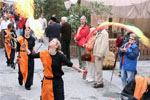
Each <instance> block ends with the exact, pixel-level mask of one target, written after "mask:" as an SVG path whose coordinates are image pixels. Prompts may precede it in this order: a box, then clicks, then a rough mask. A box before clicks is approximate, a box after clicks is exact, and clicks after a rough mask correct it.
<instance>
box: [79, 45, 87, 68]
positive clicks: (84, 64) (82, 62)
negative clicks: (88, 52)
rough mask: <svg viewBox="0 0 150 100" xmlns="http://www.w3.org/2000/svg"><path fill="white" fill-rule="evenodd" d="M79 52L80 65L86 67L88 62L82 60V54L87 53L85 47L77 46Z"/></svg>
mask: <svg viewBox="0 0 150 100" xmlns="http://www.w3.org/2000/svg"><path fill="white" fill-rule="evenodd" d="M77 53H78V59H79V67H80V68H81V69H85V66H86V62H85V61H82V60H81V55H83V54H84V53H85V48H83V47H79V46H77Z"/></svg>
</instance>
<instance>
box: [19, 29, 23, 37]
mask: <svg viewBox="0 0 150 100" xmlns="http://www.w3.org/2000/svg"><path fill="white" fill-rule="evenodd" d="M18 32H19V35H20V36H22V35H23V28H18Z"/></svg>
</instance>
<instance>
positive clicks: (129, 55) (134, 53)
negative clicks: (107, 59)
mask: <svg viewBox="0 0 150 100" xmlns="http://www.w3.org/2000/svg"><path fill="white" fill-rule="evenodd" d="M128 43H129V42H127V43H126V44H124V45H123V46H122V48H124V47H126V46H127V44H128ZM118 53H119V55H120V57H121V58H120V69H122V70H125V71H135V70H136V65H137V57H138V55H139V49H138V47H137V44H136V43H134V44H132V45H131V46H130V47H129V48H128V49H127V50H126V51H125V52H122V51H121V50H119V52H118ZM123 54H124V63H123V66H121V63H122V57H123Z"/></svg>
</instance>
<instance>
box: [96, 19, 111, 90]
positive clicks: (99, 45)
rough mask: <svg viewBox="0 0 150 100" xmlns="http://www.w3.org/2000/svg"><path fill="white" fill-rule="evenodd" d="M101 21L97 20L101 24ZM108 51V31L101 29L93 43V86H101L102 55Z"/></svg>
mask: <svg viewBox="0 0 150 100" xmlns="http://www.w3.org/2000/svg"><path fill="white" fill-rule="evenodd" d="M102 22H103V21H102V20H101V21H99V24H101V23H102ZM108 51H109V35H108V32H107V31H106V30H105V29H103V30H102V31H100V32H98V33H97V36H96V39H95V44H94V48H93V55H94V56H95V66H96V72H97V82H96V83H94V86H93V87H94V88H103V78H102V67H103V60H104V57H105V56H106V55H107V54H108Z"/></svg>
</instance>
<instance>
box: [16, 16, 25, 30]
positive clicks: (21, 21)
mask: <svg viewBox="0 0 150 100" xmlns="http://www.w3.org/2000/svg"><path fill="white" fill-rule="evenodd" d="M23 25H24V21H23V18H21V17H20V18H19V21H18V25H17V26H18V28H23Z"/></svg>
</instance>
